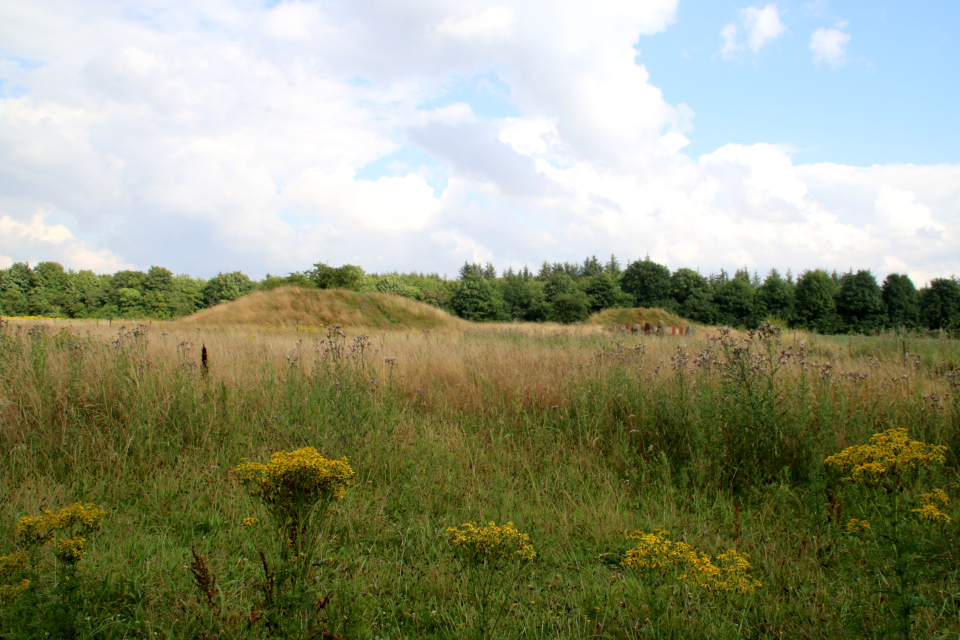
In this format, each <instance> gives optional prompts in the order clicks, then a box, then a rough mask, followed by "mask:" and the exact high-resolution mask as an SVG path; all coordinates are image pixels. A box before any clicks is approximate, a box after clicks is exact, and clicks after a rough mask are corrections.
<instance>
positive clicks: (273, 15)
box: [263, 2, 324, 41]
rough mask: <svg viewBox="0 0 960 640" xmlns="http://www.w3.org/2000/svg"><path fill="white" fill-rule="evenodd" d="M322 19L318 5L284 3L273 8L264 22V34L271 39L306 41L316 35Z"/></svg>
mask: <svg viewBox="0 0 960 640" xmlns="http://www.w3.org/2000/svg"><path fill="white" fill-rule="evenodd" d="M321 20H322V17H321V15H320V11H319V9H318V8H317V6H316V5H313V4H308V3H306V2H283V3H281V4H278V5H277V6H275V7H273V8H272V9H271V10H270V11H269V12H268V13H267V15H266V17H265V18H264V20H263V32H264V33H265V34H266V35H268V36H269V37H271V38H275V39H277V40H288V41H304V40H308V39H309V38H310V37H311V36H315V37H316V36H322V35H324V34H319V33H316V31H317V28H318V27H319V26H320V23H321Z"/></svg>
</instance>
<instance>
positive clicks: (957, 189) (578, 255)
mask: <svg viewBox="0 0 960 640" xmlns="http://www.w3.org/2000/svg"><path fill="white" fill-rule="evenodd" d="M958 30H960V3H957V2H955V1H954V0H916V1H915V2H910V3H905V2H902V0H874V1H872V2H866V1H848V2H843V1H840V0H814V1H802V0H783V1H778V2H759V3H750V2H732V1H728V0H643V1H642V2H641V1H637V0H606V1H605V0H597V1H595V2H590V3H585V2H582V1H581V0H549V1H546V0H526V1H519V2H510V1H504V2H496V1H492V2H491V1H488V2H477V1H472V0H462V1H452V0H403V1H402V2H399V1H389V0H349V1H348V0H317V1H283V2H276V1H271V2H263V1H257V2H255V1H252V0H233V1H228V0H128V1H119V0H83V1H82V2H80V1H74V0H31V1H30V2H20V1H18V0H0V267H6V266H9V265H10V264H12V263H13V262H21V261H22V262H30V263H31V264H36V263H37V262H40V261H45V260H53V261H58V262H60V263H61V264H63V265H64V266H65V267H67V268H71V269H75V270H79V269H92V270H94V271H96V272H98V273H112V272H115V271H117V270H120V269H141V270H146V269H147V268H149V267H150V266H152V265H159V266H164V267H167V268H169V269H171V270H173V271H174V272H177V273H187V274H190V275H193V276H200V277H211V276H213V275H215V274H216V273H217V272H220V271H234V270H242V271H244V272H245V273H247V274H249V275H250V276H251V277H254V278H262V277H263V276H264V275H265V274H266V273H273V274H280V275H283V274H286V273H290V272H293V271H300V270H305V269H309V268H311V266H312V265H313V264H314V263H318V262H325V263H327V264H330V265H333V266H339V265H341V264H348V263H349V264H356V265H360V266H362V267H363V268H364V269H366V270H367V271H368V272H379V273H385V272H390V271H401V272H409V271H417V272H426V273H431V272H437V273H440V274H448V275H450V276H454V275H455V274H456V272H457V271H458V269H459V267H460V265H462V264H463V263H464V262H479V263H486V262H491V263H493V264H494V265H495V266H496V267H497V268H499V269H504V268H507V267H513V268H515V269H516V268H519V267H522V266H524V265H528V266H530V267H531V268H534V269H535V268H537V267H538V266H539V264H540V263H542V262H543V261H544V260H548V261H550V262H560V261H570V262H580V261H582V260H583V259H584V258H585V257H587V256H590V255H596V256H597V257H598V258H600V259H601V261H605V260H606V259H607V258H608V257H609V256H610V254H611V253H612V254H616V256H617V257H618V258H619V259H620V261H621V262H623V263H626V262H628V261H632V260H637V259H642V258H644V257H645V256H649V257H650V258H651V259H653V260H656V261H658V262H660V263H662V264H666V265H667V266H669V267H670V268H671V269H674V270H675V269H678V268H681V267H688V268H693V269H699V270H700V271H701V272H702V273H704V274H707V273H711V272H716V271H719V269H721V268H724V269H727V270H728V271H732V270H733V269H736V268H739V267H746V268H748V269H749V270H750V271H757V272H758V273H760V274H761V276H763V275H764V274H765V273H767V272H768V271H769V270H770V269H771V268H777V269H779V270H780V271H781V272H785V271H786V270H787V269H790V270H792V271H793V272H794V273H799V272H801V271H803V270H805V269H814V268H826V269H837V270H839V271H847V270H849V269H853V270H858V269H870V270H872V271H873V273H874V275H876V276H877V277H878V280H882V278H883V277H885V276H886V274H888V273H894V272H896V273H907V274H909V275H910V276H911V277H912V278H913V280H914V282H915V283H916V284H917V285H918V286H922V285H923V284H924V283H926V282H927V281H929V280H930V279H932V278H936V277H949V276H950V275H952V274H958V275H960V251H958V250H957V248H958V246H960V242H958V241H960V126H957V121H956V105H957V104H960V83H958V79H960V71H958V69H960V67H958V66H957V65H956V61H957V60H960V44H958V43H960V39H958V38H956V37H951V36H955V34H956V33H957V32H958Z"/></svg>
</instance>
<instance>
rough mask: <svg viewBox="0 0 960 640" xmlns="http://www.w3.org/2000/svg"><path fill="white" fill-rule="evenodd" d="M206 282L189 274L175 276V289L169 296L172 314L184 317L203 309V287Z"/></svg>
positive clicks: (175, 316) (168, 300)
mask: <svg viewBox="0 0 960 640" xmlns="http://www.w3.org/2000/svg"><path fill="white" fill-rule="evenodd" d="M205 286H206V282H205V281H204V280H202V279H200V278H191V277H190V276H188V275H178V276H174V277H173V291H171V292H170V295H169V297H168V298H167V305H168V306H169V307H170V316H171V317H173V318H182V317H183V316H188V315H190V314H192V313H196V312H197V311H200V310H201V309H203V289H204V287H205Z"/></svg>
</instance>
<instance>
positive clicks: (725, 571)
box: [622, 529, 763, 594]
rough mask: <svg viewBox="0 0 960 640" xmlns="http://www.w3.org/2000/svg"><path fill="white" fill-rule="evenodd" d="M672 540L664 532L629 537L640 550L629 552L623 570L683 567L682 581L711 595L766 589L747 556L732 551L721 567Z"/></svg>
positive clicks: (721, 557)
mask: <svg viewBox="0 0 960 640" xmlns="http://www.w3.org/2000/svg"><path fill="white" fill-rule="evenodd" d="M669 536H670V533H669V532H668V531H663V530H661V529H654V531H653V533H646V532H644V531H634V532H633V533H632V534H630V536H629V537H630V539H631V540H637V546H636V547H635V548H633V549H631V550H630V551H628V552H627V556H626V557H625V558H624V559H623V563H622V564H623V566H625V567H628V568H631V569H641V570H651V569H665V568H667V567H670V566H680V567H683V568H684V572H683V573H682V574H681V575H680V580H682V581H684V582H687V583H688V584H692V585H696V586H697V587H700V588H701V589H706V590H708V591H715V592H728V593H739V594H748V593H753V592H754V591H756V589H757V587H762V586H763V585H762V584H761V583H760V582H759V581H757V580H754V579H753V578H752V577H751V576H750V574H749V569H750V562H749V561H748V560H747V558H748V557H749V556H747V555H746V554H743V555H740V554H739V553H737V552H736V551H735V550H733V549H730V550H728V551H727V552H726V553H723V554H720V556H719V557H718V561H719V563H720V566H719V567H718V566H717V565H716V564H714V563H713V562H711V560H710V557H709V556H707V554H705V553H703V552H702V551H697V550H696V549H695V548H694V547H693V546H692V545H689V544H687V543H686V542H674V541H673V540H670V539H669Z"/></svg>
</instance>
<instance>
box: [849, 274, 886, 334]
mask: <svg viewBox="0 0 960 640" xmlns="http://www.w3.org/2000/svg"><path fill="white" fill-rule="evenodd" d="M837 314H838V315H839V316H840V320H841V321H842V322H843V325H844V328H845V329H847V330H848V331H856V332H859V333H868V332H872V331H877V330H879V329H881V328H882V327H883V325H884V320H885V319H884V315H883V294H882V292H881V291H880V285H878V284H877V279H876V278H874V277H873V274H872V273H870V271H863V270H860V271H857V272H856V273H855V274H854V273H845V274H844V275H843V276H841V278H840V290H839V291H838V292H837Z"/></svg>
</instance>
